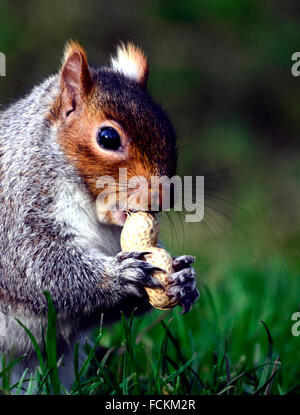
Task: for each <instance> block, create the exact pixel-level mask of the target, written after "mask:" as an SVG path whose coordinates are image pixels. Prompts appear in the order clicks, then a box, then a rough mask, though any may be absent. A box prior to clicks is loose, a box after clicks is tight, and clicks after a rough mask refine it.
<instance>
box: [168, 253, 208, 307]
mask: <svg viewBox="0 0 300 415" xmlns="http://www.w3.org/2000/svg"><path fill="white" fill-rule="evenodd" d="M194 261H195V257H193V256H191V255H182V256H180V257H177V258H173V268H174V271H175V272H174V273H173V274H171V275H170V276H169V277H168V289H167V295H168V296H170V297H172V298H176V299H177V300H179V305H181V306H182V313H187V312H188V311H190V310H191V308H192V306H193V304H194V303H195V302H196V301H197V300H198V298H199V296H200V294H199V291H198V290H197V288H196V279H195V271H194V269H193V268H192V267H190V265H191V264H192V263H193V262H194Z"/></svg>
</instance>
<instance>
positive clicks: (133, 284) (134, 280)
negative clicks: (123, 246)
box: [114, 252, 162, 297]
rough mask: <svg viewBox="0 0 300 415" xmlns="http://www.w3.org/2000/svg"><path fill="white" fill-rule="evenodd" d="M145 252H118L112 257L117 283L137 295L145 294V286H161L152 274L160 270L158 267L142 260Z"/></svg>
mask: <svg viewBox="0 0 300 415" xmlns="http://www.w3.org/2000/svg"><path fill="white" fill-rule="evenodd" d="M147 253H148V252H120V253H118V254H117V255H116V256H115V258H114V264H115V266H116V268H117V272H116V275H117V278H118V283H119V284H120V285H121V287H122V288H126V290H127V292H129V293H131V294H133V295H136V296H139V297H141V296H144V295H145V290H144V288H145V287H148V288H162V286H161V284H160V283H159V281H158V280H157V279H156V278H154V277H153V275H152V274H153V273H154V271H160V268H157V267H154V266H153V265H151V264H150V263H149V262H146V261H144V255H146V254H147ZM121 287H120V288H121Z"/></svg>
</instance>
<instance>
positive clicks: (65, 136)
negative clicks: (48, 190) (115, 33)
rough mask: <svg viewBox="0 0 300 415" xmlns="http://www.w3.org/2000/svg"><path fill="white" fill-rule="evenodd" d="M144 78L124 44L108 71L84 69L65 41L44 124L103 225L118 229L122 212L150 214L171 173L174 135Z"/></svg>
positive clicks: (76, 48)
mask: <svg viewBox="0 0 300 415" xmlns="http://www.w3.org/2000/svg"><path fill="white" fill-rule="evenodd" d="M148 73H149V67H148V62H147V60H146V58H145V56H144V54H143V52H142V51H141V50H140V49H139V48H137V47H135V46H133V45H132V44H130V43H129V44H127V45H124V44H122V45H121V46H120V47H119V48H118V50H117V54H116V56H115V57H112V58H111V66H110V67H90V66H89V65H88V62H87V58H86V54H85V51H84V50H83V48H82V47H81V46H80V45H79V44H77V43H75V42H73V41H72V42H70V43H69V44H68V45H67V47H66V50H65V55H64V58H63V63H62V67H61V71H60V74H59V77H60V80H59V82H60V86H59V93H58V96H57V97H56V99H55V102H53V105H52V107H51V110H50V115H49V119H50V121H51V123H54V124H55V125H56V128H57V139H58V142H59V144H60V146H61V147H62V149H63V151H64V153H65V154H66V157H67V158H68V161H69V162H71V163H73V164H74V165H75V166H76V168H77V169H78V172H79V174H80V175H81V176H82V178H83V180H84V182H85V183H86V185H87V187H88V189H89V191H90V192H91V194H92V196H93V198H94V200H95V201H96V200H97V202H96V206H97V213H98V217H99V220H100V221H103V222H107V223H115V224H119V225H122V224H123V223H124V222H125V219H126V214H125V213H124V212H125V211H126V209H130V210H146V209H147V210H151V200H152V202H153V200H156V201H157V203H158V205H159V207H160V206H161V199H162V195H161V192H162V186H154V185H153V183H156V182H157V178H161V177H162V176H167V177H172V176H173V175H174V174H175V171H176V159H177V157H176V140H175V133H174V130H173V127H172V125H171V123H170V121H169V119H168V117H167V116H166V114H165V113H164V112H163V111H162V109H161V108H160V106H159V105H157V104H156V103H154V102H153V100H152V99H151V97H150V96H149V95H148V93H147V90H146V88H147V79H148ZM120 169H122V170H120ZM125 169H126V170H125ZM108 177H110V179H109V178H108ZM151 178H152V182H151ZM113 183H115V184H113ZM154 187H155V190H154ZM105 192H106V195H105ZM114 192H116V196H117V200H115V199H114V196H113V193H114ZM147 192H148V194H147V196H146V193H147ZM104 195H105V197H103V196H104ZM125 195H126V196H128V198H127V203H126V201H125V202H124V200H125V199H124V196H125ZM171 198H172V197H171ZM115 201H116V202H117V208H116V207H114V206H113V204H114V202H115ZM154 203H155V202H154ZM141 204H143V206H142V208H141ZM145 204H146V206H145Z"/></svg>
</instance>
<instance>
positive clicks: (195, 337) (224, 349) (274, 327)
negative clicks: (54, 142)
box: [0, 266, 300, 395]
mask: <svg viewBox="0 0 300 415" xmlns="http://www.w3.org/2000/svg"><path fill="white" fill-rule="evenodd" d="M264 268H265V271H264V272H263V271H262V270H261V269H260V268H259V267H255V268H252V269H248V270H245V269H238V270H236V272H235V273H232V274H231V275H230V278H231V279H230V281H231V282H230V287H229V286H227V284H226V283H225V281H226V279H225V278H224V279H223V282H220V284H219V285H218V287H217V289H216V288H215V289H212V288H209V287H208V285H203V286H202V289H201V293H202V296H201V298H200V300H199V301H198V303H197V304H196V305H195V307H194V309H193V310H192V311H191V312H190V313H189V314H187V315H181V314H180V313H179V309H175V310H173V311H172V312H160V311H156V310H155V311H154V312H153V313H151V314H148V315H146V316H143V317H138V318H135V317H134V316H132V317H131V318H130V319H125V318H124V317H123V318H122V321H121V322H120V323H118V324H115V325H114V326H112V327H109V328H106V327H100V328H99V330H96V331H95V332H94V334H93V336H92V339H93V344H94V346H93V347H91V346H90V345H89V346H88V345H86V352H87V358H86V361H85V363H84V364H83V366H82V367H78V359H77V357H78V346H77V347H76V351H75V358H74V370H75V375H76V376H75V378H76V380H75V382H74V385H73V388H72V391H69V392H67V391H65V390H64V387H63V386H62V385H61V384H60V380H59V377H58V372H57V367H58V365H59V364H61V363H60V362H59V361H58V356H57V354H56V344H55V330H56V316H55V310H54V307H53V304H52V302H51V299H50V298H49V297H48V302H49V311H48V328H47V332H46V333H45V336H44V337H45V349H46V356H45V357H44V358H43V357H42V354H41V352H40V350H39V348H38V346H37V344H36V343H35V340H34V338H32V341H33V342H34V345H35V349H36V352H37V354H38V357H39V363H40V366H39V368H38V369H37V371H36V373H35V374H34V375H33V376H32V377H31V378H28V376H27V373H26V372H25V373H24V375H23V376H22V378H21V379H20V381H19V384H17V385H11V384H10V381H9V371H10V368H11V367H12V365H13V364H14V362H13V363H10V364H7V363H6V362H5V360H4V358H3V361H2V365H3V367H4V369H3V370H2V372H1V373H0V381H1V388H2V392H3V393H5V394H8V393H11V390H12V388H17V390H16V389H15V391H16V393H19V392H20V391H21V390H22V389H23V393H24V391H26V392H25V393H28V394H31V393H33V392H36V391H38V393H41V394H68V393H70V394H73V395H78V394H108V395H114V394H126V395H127V394H204V395H205V394H251V395H252V394H293V393H297V392H299V390H300V385H299V384H300V382H299V380H300V365H299V360H297V353H298V351H299V340H300V339H299V338H297V337H293V336H292V334H291V332H290V330H291V324H292V322H291V313H292V312H293V311H295V310H297V300H298V298H297V293H296V292H291V291H290V285H289V283H290V281H291V280H292V279H294V278H295V275H294V274H293V272H292V271H290V272H289V270H287V269H285V270H283V268H282V267H278V266H277V267H268V266H264ZM270 281H272V284H271V285H270V284H269V282H270ZM270 286H272V291H271V292H270ZM255 299H256V301H255ZM254 301H255V303H254ZM261 317H263V318H264V320H265V321H264V322H261V321H260V318H261ZM26 330H27V329H26ZM27 332H28V330H27ZM28 335H30V336H32V335H31V334H30V332H28ZM98 345H101V346H102V349H101V353H99V352H97V353H96V350H97V349H98ZM16 364H17V362H16Z"/></svg>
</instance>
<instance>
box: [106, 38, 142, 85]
mask: <svg viewBox="0 0 300 415" xmlns="http://www.w3.org/2000/svg"><path fill="white" fill-rule="evenodd" d="M111 67H112V69H113V70H114V71H116V72H120V73H121V74H123V75H124V76H126V77H128V78H130V79H133V80H134V81H136V82H138V83H139V84H140V85H141V86H142V87H143V88H146V86H147V80H148V74H149V66H148V62H147V59H146V57H145V55H144V53H143V52H142V50H141V49H139V48H138V47H136V46H134V45H133V44H132V43H127V44H126V45H125V44H124V43H121V45H120V46H119V47H118V49H117V54H116V56H112V57H111Z"/></svg>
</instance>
